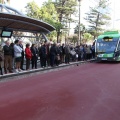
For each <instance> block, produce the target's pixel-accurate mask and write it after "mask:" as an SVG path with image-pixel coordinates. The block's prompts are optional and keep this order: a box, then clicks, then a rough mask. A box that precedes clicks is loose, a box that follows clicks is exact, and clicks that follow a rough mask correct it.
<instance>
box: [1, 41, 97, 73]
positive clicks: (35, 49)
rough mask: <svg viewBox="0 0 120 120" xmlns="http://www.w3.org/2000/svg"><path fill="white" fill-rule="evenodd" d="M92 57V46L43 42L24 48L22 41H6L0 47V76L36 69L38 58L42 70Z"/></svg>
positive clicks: (27, 45)
mask: <svg viewBox="0 0 120 120" xmlns="http://www.w3.org/2000/svg"><path fill="white" fill-rule="evenodd" d="M94 57H95V47H94V45H92V46H87V45H80V46H76V47H73V46H71V45H69V44H66V45H65V44H62V45H60V44H57V43H52V44H51V43H50V42H49V43H48V42H44V43H42V44H41V45H39V46H38V45H37V44H32V45H31V46H30V44H26V47H25V48H24V47H23V43H22V40H15V42H14V43H10V41H9V40H7V41H5V45H4V46H1V45H0V74H1V75H3V74H8V73H13V72H16V73H19V72H22V71H23V70H30V69H37V68H38V59H39V58H40V66H41V67H42V68H44V67H46V66H51V67H54V66H58V65H59V64H61V63H66V64H69V63H70V62H72V61H73V62H74V61H81V60H88V59H91V58H94ZM25 61H26V63H25ZM24 63H25V64H24ZM25 66H26V68H25ZM3 71H4V72H3Z"/></svg>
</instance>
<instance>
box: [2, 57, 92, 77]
mask: <svg viewBox="0 0 120 120" xmlns="http://www.w3.org/2000/svg"><path fill="white" fill-rule="evenodd" d="M93 61H94V59H91V60H87V61H78V62H70V64H65V63H63V64H60V65H59V66H55V67H45V68H41V67H40V68H38V69H31V70H28V71H26V70H24V71H22V72H19V73H9V74H4V75H0V78H8V77H13V76H19V75H24V74H30V73H34V72H40V71H47V70H52V69H58V68H62V67H67V66H73V65H79V64H85V63H88V62H93Z"/></svg>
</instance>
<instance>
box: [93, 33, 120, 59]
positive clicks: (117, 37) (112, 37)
mask: <svg viewBox="0 0 120 120" xmlns="http://www.w3.org/2000/svg"><path fill="white" fill-rule="evenodd" d="M95 54H96V57H95V58H96V60H97V61H120V33H119V32H118V31H109V32H104V34H102V35H100V36H98V38H97V40H96V42H95Z"/></svg>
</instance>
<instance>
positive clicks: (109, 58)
mask: <svg viewBox="0 0 120 120" xmlns="http://www.w3.org/2000/svg"><path fill="white" fill-rule="evenodd" d="M96 60H97V61H118V58H116V57H107V58H105V57H96Z"/></svg>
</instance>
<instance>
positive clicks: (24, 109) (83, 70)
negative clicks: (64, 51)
mask: <svg viewBox="0 0 120 120" xmlns="http://www.w3.org/2000/svg"><path fill="white" fill-rule="evenodd" d="M0 120H120V64H116V63H113V64H111V63H88V64H83V65H79V66H74V67H73V66H71V67H70V68H66V69H63V70H59V71H51V72H48V73H43V74H35V75H33V76H28V77H22V78H21V79H19V80H17V78H16V80H9V81H5V82H0Z"/></svg>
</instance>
